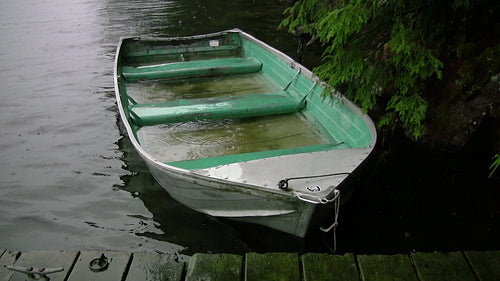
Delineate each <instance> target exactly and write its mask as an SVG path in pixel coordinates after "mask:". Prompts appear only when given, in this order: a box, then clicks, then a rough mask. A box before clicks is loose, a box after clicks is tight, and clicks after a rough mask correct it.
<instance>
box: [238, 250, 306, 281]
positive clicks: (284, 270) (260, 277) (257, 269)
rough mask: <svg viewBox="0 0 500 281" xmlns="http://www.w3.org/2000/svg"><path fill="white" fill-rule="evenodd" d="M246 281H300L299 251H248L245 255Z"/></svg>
mask: <svg viewBox="0 0 500 281" xmlns="http://www.w3.org/2000/svg"><path fill="white" fill-rule="evenodd" d="M245 257H246V258H245V280H246V281H266V280H269V281H299V280H300V271H299V256H298V254H297V253H267V254H257V253H247V254H246V256H245Z"/></svg>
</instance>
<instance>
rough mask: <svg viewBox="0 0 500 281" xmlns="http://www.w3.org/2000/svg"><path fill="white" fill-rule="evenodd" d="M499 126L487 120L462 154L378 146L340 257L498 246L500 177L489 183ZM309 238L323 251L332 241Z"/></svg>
mask: <svg viewBox="0 0 500 281" xmlns="http://www.w3.org/2000/svg"><path fill="white" fill-rule="evenodd" d="M495 128H500V127H499V120H498V119H496V120H488V121H487V122H485V123H484V124H483V125H482V126H481V128H480V129H479V130H478V131H477V133H476V134H475V135H474V136H473V137H472V138H471V140H470V141H469V143H468V144H467V145H466V146H465V147H464V148H463V149H462V151H460V152H458V153H453V152H444V151H439V150H435V149H430V148H427V147H422V146H421V145H418V144H416V143H414V142H412V141H411V140H408V139H407V138H406V137H404V136H399V137H395V138H394V139H392V140H391V143H390V144H386V145H381V144H380V143H379V145H378V146H377V148H376V149H375V151H374V154H373V157H372V158H371V160H370V161H369V163H368V166H369V167H367V169H366V171H364V172H363V174H362V175H361V177H360V179H359V186H357V189H356V192H355V195H354V196H353V197H352V199H351V200H350V202H349V203H348V204H346V205H345V207H344V208H343V209H342V210H341V212H342V213H341V216H340V217H341V218H340V226H339V229H338V237H337V238H338V245H339V252H355V253H401V252H408V251H436V250H437V251H456V250H465V249H471V250H487V249H500V240H499V239H498V237H500V208H499V204H498V203H499V202H500V176H499V173H498V172H497V173H496V175H495V176H494V177H492V178H488V175H489V169H488V168H489V165H490V164H491V161H492V160H491V157H492V156H493V155H494V152H495V151H497V149H498V142H496V143H495V141H496V140H497V139H498V135H497V136H495ZM496 130H497V131H498V129H496ZM497 134H498V132H497ZM308 239H310V240H309V241H311V240H313V241H317V240H322V241H323V242H324V245H321V244H314V243H313V244H309V245H312V249H315V250H318V251H323V250H324V247H323V246H325V245H327V246H329V247H331V245H332V244H333V237H332V235H320V234H318V233H315V234H314V235H311V237H308Z"/></svg>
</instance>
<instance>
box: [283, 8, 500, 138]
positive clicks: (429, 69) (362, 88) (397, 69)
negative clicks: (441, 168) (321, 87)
mask: <svg viewBox="0 0 500 281" xmlns="http://www.w3.org/2000/svg"><path fill="white" fill-rule="evenodd" d="M498 6H499V5H498V4H497V3H496V0H495V1H489V0H483V1H480V0H448V1H446V0H438V1H436V0H421V1H407V0H371V1H370V0H300V1H296V2H295V3H294V4H293V5H292V6H291V7H289V8H287V9H286V10H285V11H284V15H285V18H284V20H283V21H282V23H281V24H280V28H286V29H288V30H289V31H290V32H297V31H299V32H301V33H303V34H308V35H310V36H311V37H312V38H313V39H317V40H319V42H320V43H321V44H322V45H323V47H324V53H323V63H322V64H321V65H320V66H318V67H316V68H315V69H314V72H315V74H316V75H318V76H319V77H320V78H321V79H322V80H324V81H326V82H327V83H328V85H329V87H330V88H329V89H327V91H325V92H324V97H326V96H327V95H329V93H331V90H332V89H333V88H335V89H337V90H338V91H340V92H342V93H343V94H344V95H346V96H347V97H349V98H351V99H353V100H354V102H356V103H358V104H359V105H360V106H361V108H362V109H363V110H364V111H365V112H366V111H368V110H370V109H372V108H373V107H374V106H375V104H377V103H378V102H380V100H384V103H383V104H384V105H385V114H384V115H382V117H381V118H380V120H379V121H378V127H379V128H381V127H388V128H391V129H394V128H395V127H397V126H402V127H403V128H405V129H407V130H408V131H409V132H410V133H411V134H412V135H413V136H414V138H415V139H419V138H421V137H422V136H423V135H424V134H425V132H426V125H425V119H426V116H427V113H428V105H429V102H432V101H433V100H437V98H436V96H438V95H442V93H439V92H438V91H440V90H443V89H444V88H445V87H442V88H441V89H440V90H439V89H436V88H435V87H436V85H438V84H439V81H442V80H443V74H444V73H443V71H445V70H446V71H455V72H456V73H455V74H453V75H450V77H452V80H456V81H452V82H449V81H446V83H453V84H454V85H453V87H454V88H460V89H461V90H463V92H467V93H471V91H472V90H471V89H477V88H478V87H480V86H481V85H478V83H479V82H478V79H476V77H475V75H476V74H475V73H472V74H471V73H470V72H467V71H466V73H465V74H464V75H461V74H460V73H461V72H460V70H461V69H463V67H462V68H460V67H461V66H462V65H466V64H467V62H474V59H475V58H477V57H481V55H482V56H484V55H485V54H489V55H488V58H491V57H493V58H495V57H496V58H495V59H494V62H493V63H492V65H489V66H486V67H485V68H486V69H485V70H484V71H483V72H485V73H481V74H482V75H483V76H484V77H482V80H481V79H479V80H481V81H482V82H481V83H484V81H488V80H489V79H490V78H491V77H492V76H493V75H495V74H497V73H498V71H500V67H499V66H498V56H499V55H500V44H499V41H498V40H497V39H498V38H497V39H494V40H493V42H492V41H488V42H487V44H486V45H485V44H480V43H478V42H477V41H478V40H481V38H479V39H478V40H476V41H473V42H470V41H469V40H475V39H477V38H478V36H476V37H475V35H474V33H476V32H478V30H477V29H482V30H483V35H484V34H486V35H487V36H490V37H491V35H492V34H493V35H498V32H496V31H493V29H494V28H495V22H496V20H497V17H498V14H497V13H498V11H499V9H498ZM488 29H489V30H488ZM484 31H486V32H484ZM483 43H484V40H483ZM464 46H465V47H464ZM466 46H472V47H471V48H472V49H473V50H472V51H468V49H467V48H466ZM469 49H470V48H469ZM478 49H479V50H478ZM462 51H463V52H465V53H467V52H469V53H468V54H471V53H472V54H473V56H472V58H471V56H468V57H466V59H463V60H462V61H460V62H459V63H458V66H456V63H455V64H453V63H452V62H454V61H456V60H457V57H459V56H460V55H462V54H460V52H462ZM462 56H463V55H462ZM459 58H460V57H459ZM449 65H453V66H452V67H450V66H449ZM467 75H469V76H472V78H470V77H467ZM467 79H468V80H467ZM436 81H437V82H436ZM441 84H443V83H441ZM455 84H456V85H455ZM445 94H446V93H445ZM462 96H465V98H466V96H467V95H462Z"/></svg>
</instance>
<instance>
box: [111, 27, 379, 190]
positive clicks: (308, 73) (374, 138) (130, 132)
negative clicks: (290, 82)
mask: <svg viewBox="0 0 500 281" xmlns="http://www.w3.org/2000/svg"><path fill="white" fill-rule="evenodd" d="M229 33H238V34H239V35H240V36H241V37H243V38H245V39H246V40H249V41H251V42H253V43H255V44H257V45H259V46H260V47H262V48H263V49H265V50H266V51H268V52H270V53H271V54H273V55H275V56H277V57H278V58H279V59H281V60H282V61H283V62H285V63H286V64H287V65H289V66H290V67H291V68H292V69H295V70H297V71H300V73H301V75H304V76H305V77H306V78H308V79H310V80H311V81H313V82H320V83H325V82H323V81H320V80H319V78H318V77H317V76H315V75H314V74H313V72H312V71H310V70H309V69H307V68H306V67H304V66H302V65H301V64H300V63H298V62H296V61H294V60H293V59H292V58H291V57H289V56H288V55H286V54H284V53H283V52H281V51H279V50H277V49H275V48H274V47H272V46H270V45H268V44H267V43H265V42H263V41H261V40H259V39H257V38H255V37H253V36H252V35H250V34H248V33H246V32H244V31H242V30H240V29H237V28H235V29H230V30H225V31H220V32H215V33H209V34H202V35H193V36H181V37H168V38H148V37H140V36H130V37H121V38H120V42H119V44H118V47H117V51H116V55H115V64H114V86H115V95H116V99H117V106H118V109H119V113H120V116H121V120H122V122H123V125H124V126H125V129H126V131H127V134H128V136H129V139H130V141H131V143H132V145H133V146H134V148H135V149H136V151H137V152H138V153H139V155H140V156H141V157H142V158H143V159H144V160H145V161H146V163H151V164H154V165H156V166H157V168H161V169H162V170H164V171H169V172H170V173H172V174H174V173H175V174H177V176H187V177H189V178H191V179H194V180H200V179H203V180H204V181H206V182H214V183H220V184H224V185H228V184H233V185H234V184H235V182H234V181H231V180H224V179H220V178H214V177H210V176H204V175H200V174H198V173H196V170H189V169H184V168H179V167H176V166H173V165H169V164H166V163H164V162H161V161H160V160H158V159H156V158H155V157H154V156H153V155H151V154H149V153H148V152H147V151H146V150H145V149H144V148H143V147H142V146H141V145H140V144H139V141H138V139H137V137H136V136H135V135H134V131H133V129H132V126H131V124H130V120H129V118H127V115H126V113H125V110H124V106H123V103H122V96H121V93H120V90H119V78H120V75H118V65H119V63H120V61H119V60H120V57H121V55H122V54H121V51H122V47H123V44H124V42H125V41H126V40H144V41H156V42H168V41H176V40H177V41H182V40H193V39H205V38H210V37H216V36H220V35H225V34H229ZM331 94H332V95H334V96H335V97H337V98H338V99H339V100H341V101H342V102H343V103H344V105H345V106H347V107H348V109H350V110H351V111H353V113H355V114H356V115H357V116H358V117H359V118H361V119H362V120H363V122H364V123H365V124H366V126H367V128H368V130H369V131H370V135H371V144H370V145H369V146H367V147H366V148H368V149H369V151H370V152H371V151H372V150H373V148H374V147H375V143H376V141H377V134H376V129H375V125H374V123H373V121H372V120H371V118H370V117H369V116H368V115H367V114H366V113H363V112H362V111H361V109H360V108H359V107H358V106H357V105H356V104H354V103H353V102H352V101H351V100H349V99H348V98H347V97H345V96H342V95H340V94H339V93H338V92H337V91H332V93H331ZM310 153H315V152H306V153H305V154H310ZM274 157H279V156H272V157H269V158H274ZM266 158H267V157H266ZM266 158H263V159H266ZM363 161H364V159H362V160H360V163H359V164H361V163H362V162H363ZM359 164H358V165H359ZM222 166H223V165H222ZM237 184H238V186H239V187H246V188H251V189H257V190H263V189H265V191H266V192H272V193H277V194H281V195H287V196H292V197H293V196H296V195H295V193H294V192H288V191H283V190H279V189H270V188H265V187H262V186H258V185H250V184H246V183H243V182H237Z"/></svg>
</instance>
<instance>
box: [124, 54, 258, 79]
mask: <svg viewBox="0 0 500 281" xmlns="http://www.w3.org/2000/svg"><path fill="white" fill-rule="evenodd" d="M261 68H262V62H261V61H259V60H258V59H255V58H220V59H210V60H198V61H185V62H172V63H166V64H160V65H153V66H139V67H131V66H123V67H122V76H123V77H124V78H125V80H127V81H129V82H135V81H137V80H141V79H167V78H170V79H178V78H189V77H200V76H212V75H222V74H243V73H253V72H257V71H259V70H260V69H261Z"/></svg>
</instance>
